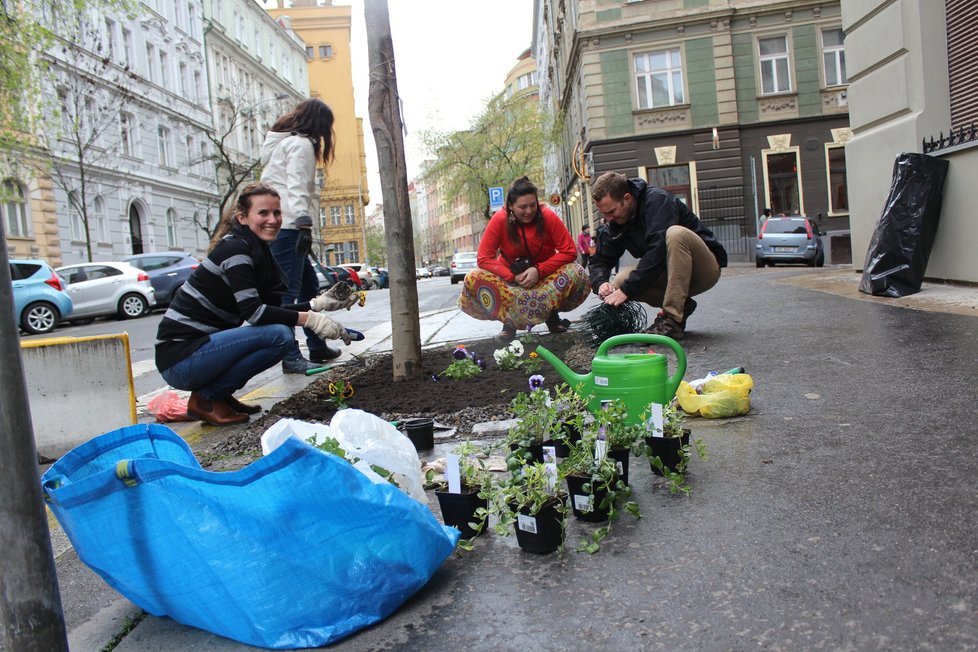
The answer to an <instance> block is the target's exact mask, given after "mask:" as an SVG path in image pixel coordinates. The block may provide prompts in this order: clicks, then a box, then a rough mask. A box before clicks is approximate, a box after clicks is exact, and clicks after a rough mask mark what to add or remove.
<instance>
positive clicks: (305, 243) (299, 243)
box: [295, 229, 312, 258]
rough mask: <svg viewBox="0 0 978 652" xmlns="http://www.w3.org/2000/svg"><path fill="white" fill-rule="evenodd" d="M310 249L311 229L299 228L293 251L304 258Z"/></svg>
mask: <svg viewBox="0 0 978 652" xmlns="http://www.w3.org/2000/svg"><path fill="white" fill-rule="evenodd" d="M310 251H312V229H299V238H298V239H297V240H296V241H295V252H296V253H297V254H299V255H300V256H302V257H303V258H305V257H306V256H308V255H309V252H310Z"/></svg>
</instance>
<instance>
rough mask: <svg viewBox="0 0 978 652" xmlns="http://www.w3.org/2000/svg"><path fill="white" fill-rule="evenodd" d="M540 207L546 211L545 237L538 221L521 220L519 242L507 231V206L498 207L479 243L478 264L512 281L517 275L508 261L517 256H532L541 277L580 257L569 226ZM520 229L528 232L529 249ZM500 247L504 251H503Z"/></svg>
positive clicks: (517, 227)
mask: <svg viewBox="0 0 978 652" xmlns="http://www.w3.org/2000/svg"><path fill="white" fill-rule="evenodd" d="M540 210H541V211H542V212H543V224H544V227H545V233H544V237H542V238H541V237H540V236H539V235H537V228H536V226H535V225H526V226H523V225H519V224H518V225H517V226H516V233H517V236H518V241H517V242H510V240H509V234H507V232H506V208H505V207H504V208H500V209H499V210H498V211H496V213H495V214H494V215H493V216H492V219H490V220H489V224H488V225H487V226H486V231H485V233H483V234H482V241H481V242H480V243H479V259H478V263H479V268H480V269H484V270H486V271H488V272H492V273H493V274H495V275H496V276H499V277H501V278H503V279H505V280H507V281H510V282H512V281H513V280H515V278H516V276H515V275H514V274H513V272H511V271H509V263H510V262H512V261H514V260H516V259H517V258H532V259H533V267H536V268H537V271H538V272H540V278H541V279H544V278H546V277H548V276H550V275H551V274H553V273H554V272H555V271H557V270H558V269H560V268H561V267H563V266H564V265H566V264H567V263H572V262H574V261H575V260H577V250H576V249H575V247H574V240H573V238H571V234H570V232H569V231H568V230H567V227H566V226H564V223H563V222H562V221H561V220H560V218H559V217H558V216H557V214H556V213H554V212H553V211H552V210H550V209H549V208H546V207H544V206H541V207H540ZM521 229H522V230H523V233H524V234H525V235H526V243H527V244H528V245H529V247H530V252H529V253H527V251H526V245H524V243H523V236H522V235H519V232H520V230H521ZM500 251H501V252H502V254H503V255H500Z"/></svg>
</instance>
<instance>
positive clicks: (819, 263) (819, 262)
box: [815, 251, 825, 267]
mask: <svg viewBox="0 0 978 652" xmlns="http://www.w3.org/2000/svg"><path fill="white" fill-rule="evenodd" d="M815 267H825V252H824V251H820V252H818V258H816V259H815Z"/></svg>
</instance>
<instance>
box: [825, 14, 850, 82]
mask: <svg viewBox="0 0 978 652" xmlns="http://www.w3.org/2000/svg"><path fill="white" fill-rule="evenodd" d="M844 41H845V35H844V34H843V33H842V30H841V29H838V28H836V29H823V30H822V63H823V64H824V66H825V85H826V86H841V85H843V84H845V83H846V82H847V81H848V80H847V79H846V51H845V49H844V48H843V47H842V44H843V42H844Z"/></svg>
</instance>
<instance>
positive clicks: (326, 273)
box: [309, 257, 340, 292]
mask: <svg viewBox="0 0 978 652" xmlns="http://www.w3.org/2000/svg"><path fill="white" fill-rule="evenodd" d="M309 262H310V263H312V268H313V269H314V270H315V271H316V278H318V279H319V291H320V292H322V291H323V290H328V289H330V288H331V287H333V286H334V285H336V283H337V282H338V281H339V280H340V278H339V275H338V274H337V273H336V272H334V271H333V270H331V269H330V268H329V267H324V266H323V265H321V264H320V263H319V261H318V260H316V259H315V258H312V257H310V258H309Z"/></svg>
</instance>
